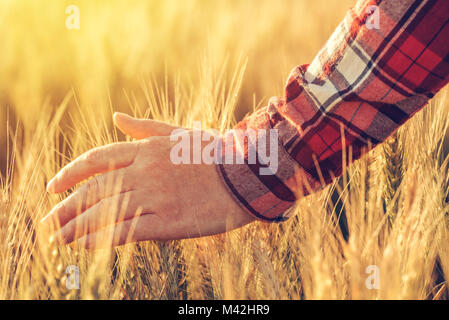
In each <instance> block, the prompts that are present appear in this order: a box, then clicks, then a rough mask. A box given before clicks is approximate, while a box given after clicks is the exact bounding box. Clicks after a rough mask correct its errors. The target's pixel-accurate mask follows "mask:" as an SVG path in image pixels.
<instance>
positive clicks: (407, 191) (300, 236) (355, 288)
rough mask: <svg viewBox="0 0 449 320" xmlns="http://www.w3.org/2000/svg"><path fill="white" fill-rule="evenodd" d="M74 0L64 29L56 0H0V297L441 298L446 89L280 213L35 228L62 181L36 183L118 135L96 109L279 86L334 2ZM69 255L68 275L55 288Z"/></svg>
mask: <svg viewBox="0 0 449 320" xmlns="http://www.w3.org/2000/svg"><path fill="white" fill-rule="evenodd" d="M75 3H76V4H77V5H79V7H80V11H81V29H80V30H78V31H75V30H72V31H69V30H67V29H65V25H64V21H65V17H66V16H65V14H64V10H65V6H66V5H68V4H69V3H68V2H67V3H66V2H65V1H52V2H50V1H48V2H45V4H44V3H43V2H38V1H25V0H15V1H2V2H1V3H0V40H1V41H2V50H1V51H0V73H1V74H2V77H1V79H0V124H1V126H0V148H1V149H0V150H1V153H0V168H1V176H0V177H1V181H0V299H18V298H22V299H48V298H51V299H79V298H80V299H214V298H215V299H223V298H224V299H228V298H236V299H240V298H249V299H322V298H329V299H386V298H390V299H409V298H412V299H446V298H448V297H449V291H448V289H447V278H446V277H447V275H449V254H448V250H447V243H448V240H449V233H448V230H449V229H448V227H449V224H448V222H449V221H448V217H447V213H448V202H449V200H448V199H449V198H448V192H447V190H448V186H449V174H448V168H447V161H446V155H447V154H448V153H449V145H447V141H448V139H447V138H446V135H447V128H448V125H449V117H448V112H449V108H448V107H449V97H448V90H445V91H443V92H442V93H440V94H439V95H438V96H437V97H436V98H435V99H433V101H432V102H431V105H430V106H429V107H427V108H426V110H424V111H422V112H420V113H418V114H417V115H416V116H415V117H414V118H413V119H412V120H411V121H410V122H408V123H407V124H406V125H405V126H404V127H403V128H401V129H400V131H399V132H398V133H397V134H395V135H394V136H393V137H392V138H390V140H389V141H388V142H387V143H386V144H385V145H384V146H382V147H379V148H376V149H374V150H372V151H371V152H370V153H369V154H368V155H367V156H366V157H364V158H363V159H362V160H360V161H357V162H356V163H355V164H354V165H353V166H351V167H350V168H349V169H348V170H346V172H345V174H344V175H343V177H341V178H340V179H339V180H338V181H336V183H334V184H333V185H332V186H329V187H327V188H326V189H325V190H323V191H322V192H320V193H317V194H315V195H312V196H310V197H307V198H305V199H302V200H301V201H299V203H298V206H297V215H295V216H294V217H293V218H291V219H290V220H289V221H287V222H285V223H283V224H280V225H274V224H273V225H269V224H264V223H254V224H252V225H250V226H247V227H245V228H243V229H240V230H237V231H233V232H231V233H228V234H226V235H220V236H215V237H209V238H204V239H193V240H186V241H177V242H166V243H159V242H146V243H141V244H131V245H126V246H124V247H121V248H117V249H114V250H101V251H95V252H88V251H84V250H80V249H76V248H75V249H73V248H70V247H58V246H56V245H55V243H54V242H52V241H50V242H49V241H48V239H41V238H40V234H39V233H38V232H36V228H37V224H38V221H39V219H40V218H42V217H43V216H44V215H45V214H46V213H47V212H48V211H49V210H50V208H51V207H52V206H54V205H55V204H56V203H57V202H58V201H60V200H61V199H62V198H63V197H64V196H65V195H62V196H48V195H47V194H46V192H45V184H46V181H48V180H49V178H51V177H52V176H53V175H54V174H55V172H56V171H57V170H58V169H59V168H60V167H61V166H62V165H64V164H65V163H67V162H68V161H70V159H72V158H73V157H74V156H76V155H79V154H80V153H82V152H84V151H86V150H88V149H90V148H91V147H94V146H98V145H102V144H105V143H108V142H112V141H116V140H119V139H124V137H123V136H122V135H120V134H118V133H117V131H116V130H115V129H113V128H112V126H111V120H110V119H111V113H112V110H114V111H115V110H121V111H127V112H130V113H133V114H136V115H138V116H147V117H154V118H157V119H162V120H166V121H169V122H172V123H176V124H181V125H185V126H189V125H191V124H192V122H193V121H202V122H203V124H205V125H207V126H209V127H215V128H220V129H221V130H224V129H226V128H228V127H231V126H232V125H233V124H234V123H235V121H236V120H238V119H240V118H241V117H242V116H243V115H244V114H245V113H247V112H249V111H251V110H252V109H253V108H255V107H257V106H258V105H260V104H263V103H266V98H267V97H269V96H270V95H276V94H278V95H279V94H282V84H283V83H284V80H285V78H286V76H287V74H288V72H289V70H290V69H291V68H292V67H293V66H294V65H296V64H300V63H307V62H309V61H310V60H311V59H312V57H313V55H314V54H315V53H316V52H317V50H318V49H319V47H320V46H321V45H322V44H323V43H324V42H325V40H326V39H327V37H328V36H329V35H330V33H331V31H332V30H333V28H334V27H335V26H336V25H337V23H338V22H339V20H340V19H342V18H343V15H344V13H345V11H346V10H347V8H348V7H349V5H350V4H351V3H352V1H349V0H348V1H340V0H339V1H332V2H330V1H327V0H322V1H318V0H316V1H313V2H310V1H305V0H304V1H299V0H289V1H282V2H279V1H275V0H264V1H260V0H259V1H255V0H254V1H253V0H251V1H249V0H248V1H229V0H228V1H206V0H204V1H201V0H189V1H177V0H172V1H156V0H155V1H129V0H128V1H108V2H107V1H87V0H86V1H75ZM342 215H343V216H344V217H345V218H346V219H345V223H343V222H341V221H342V220H340V224H339V223H338V219H337V218H338V217H340V216H342ZM340 225H343V228H342V227H341V226H340ZM342 230H344V232H342ZM69 265H76V266H78V267H79V268H80V274H81V278H80V280H81V289H80V290H68V289H67V288H66V286H65V280H66V277H67V275H66V272H65V271H66V268H67V266H69ZM370 265H375V266H378V268H379V271H380V286H379V288H378V289H372V290H370V289H368V288H367V286H366V280H367V277H368V276H369V274H367V273H366V268H367V267H368V266H370Z"/></svg>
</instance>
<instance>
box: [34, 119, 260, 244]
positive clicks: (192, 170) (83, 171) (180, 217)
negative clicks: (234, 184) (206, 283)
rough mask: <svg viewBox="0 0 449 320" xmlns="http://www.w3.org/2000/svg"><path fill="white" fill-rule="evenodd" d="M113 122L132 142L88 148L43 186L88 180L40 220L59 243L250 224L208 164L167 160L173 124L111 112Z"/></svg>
mask: <svg viewBox="0 0 449 320" xmlns="http://www.w3.org/2000/svg"><path fill="white" fill-rule="evenodd" d="M114 122H115V124H116V125H117V127H119V128H120V130H121V131H123V132H124V133H125V134H128V135H130V136H131V137H133V138H136V139H142V140H137V141H133V142H121V143H114V144H110V145H106V146H103V147H99V148H95V149H92V150H90V151H88V152H86V153H85V154H83V155H81V156H79V157H78V158H77V159H75V160H74V161H73V162H71V163H70V164H68V165H67V166H65V167H64V168H63V169H62V170H61V171H60V172H59V173H58V174H57V175H56V176H55V177H54V178H53V179H52V180H51V181H50V182H49V183H48V185H47V191H48V192H50V193H60V192H63V191H66V190H68V189H70V188H72V187H73V186H74V185H75V184H77V183H80V182H82V181H84V180H86V179H88V180H87V181H86V182H85V183H84V184H82V185H81V187H79V188H78V189H77V190H76V191H75V192H74V193H72V194H71V195H70V196H69V197H68V198H66V199H65V200H63V201H62V202H60V203H59V204H58V205H57V206H55V207H54V208H53V209H52V211H51V212H50V213H49V214H48V215H47V216H46V217H45V218H44V219H43V220H42V224H43V226H45V227H49V228H55V229H57V232H56V239H58V240H59V241H60V242H61V243H71V242H73V241H77V242H78V244H79V245H81V246H83V247H86V248H91V249H93V248H103V247H110V246H117V245H122V244H125V243H128V242H136V241H144V240H174V239H184V238H193V237H201V236H208V235H214V234H219V233H223V232H226V231H229V230H232V229H235V228H239V227H241V226H243V225H245V224H247V223H250V222H251V221H253V220H254V218H253V217H252V216H251V215H249V214H248V213H246V212H244V211H243V210H242V208H240V206H239V205H238V204H237V203H236V202H235V200H234V199H233V198H232V197H231V195H230V194H229V192H228V191H227V190H226V189H225V186H224V184H223V182H222V181H221V178H220V177H219V175H218V173H217V171H216V168H215V164H204V163H202V164H173V163H172V161H171V160H170V151H171V148H172V147H173V145H174V144H175V143H176V141H170V136H169V135H170V134H171V133H172V132H173V130H175V129H177V127H174V126H171V125H168V124H166V123H163V122H159V121H154V120H139V119H134V118H132V117H130V116H127V115H125V114H120V113H116V114H115V115H114Z"/></svg>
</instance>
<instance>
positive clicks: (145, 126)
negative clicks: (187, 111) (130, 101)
mask: <svg viewBox="0 0 449 320" xmlns="http://www.w3.org/2000/svg"><path fill="white" fill-rule="evenodd" d="M113 118H114V123H115V125H116V126H117V127H118V128H119V129H120V131H122V132H123V133H124V134H127V135H129V136H131V137H133V138H135V139H144V138H148V137H151V136H169V135H170V134H171V133H172V131H173V130H175V129H177V128H178V127H175V126H172V125H169V124H167V123H165V122H161V121H156V120H147V119H136V118H133V117H131V116H129V115H127V114H125V113H121V112H115V113H114V116H113Z"/></svg>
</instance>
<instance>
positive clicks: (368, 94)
mask: <svg viewBox="0 0 449 320" xmlns="http://www.w3.org/2000/svg"><path fill="white" fill-rule="evenodd" d="M371 5H377V6H378V13H379V18H380V19H379V21H380V24H379V29H376V28H369V26H368V24H367V23H366V21H367V19H371V15H370V14H369V10H368V7H369V6H371ZM448 19H449V4H448V3H447V1H444V0H440V1H397V0H396V1H393V0H383V1H377V2H376V1H359V2H358V3H357V4H356V6H355V8H354V9H353V10H350V11H349V12H348V13H347V15H346V17H345V19H344V20H343V21H342V23H341V24H340V25H339V27H338V28H337V30H335V32H334V34H333V35H332V36H331V38H330V39H329V40H328V42H327V43H326V44H325V46H324V47H323V48H322V50H321V51H320V52H319V53H318V54H317V56H316V57H315V59H314V60H313V61H312V63H311V64H310V65H304V66H301V67H297V68H295V69H294V70H293V71H292V73H291V75H290V77H289V79H288V82H287V85H286V89H285V96H284V98H282V99H277V98H274V99H271V100H270V103H269V105H268V106H267V107H265V108H262V109H260V110H258V111H257V112H256V113H254V114H252V115H251V116H249V117H247V118H246V119H244V120H243V121H242V122H240V123H239V124H238V125H237V126H236V127H235V128H234V129H238V130H243V131H247V130H249V129H255V130H257V129H259V130H266V132H267V133H268V132H269V131H270V130H276V132H277V134H278V137H279V139H278V142H279V144H278V157H277V161H278V168H277V171H276V172H275V173H274V174H272V175H261V174H260V168H261V167H264V166H265V167H266V166H267V165H268V164H267V163H263V161H262V162H261V161H256V163H251V161H249V158H248V150H249V149H251V148H248V143H247V141H246V140H245V139H244V138H242V137H240V136H239V135H238V134H233V135H228V137H227V140H228V141H229V140H232V142H234V143H235V146H236V147H235V148H234V150H233V151H234V152H235V153H239V152H240V153H242V156H243V157H244V158H245V164H235V163H234V164H226V163H225V161H223V163H222V164H219V165H218V169H219V172H220V174H221V175H222V178H223V180H224V181H225V184H226V185H227V187H228V189H229V191H230V192H231V193H232V194H233V196H234V197H235V199H236V200H237V201H238V202H239V203H240V204H241V205H242V206H243V207H244V208H245V210H246V211H247V212H249V213H250V214H253V215H255V216H256V217H258V218H260V219H264V220H269V221H282V220H284V219H285V218H286V216H287V215H286V212H287V210H288V208H289V207H291V206H292V205H293V204H294V202H295V199H296V198H298V197H300V196H302V195H307V194H309V193H311V192H314V191H316V190H318V189H320V188H321V187H323V186H325V185H326V184H329V183H330V182H332V180H333V179H334V178H335V177H338V176H339V175H341V174H342V170H343V168H344V167H345V166H347V165H349V164H350V162H351V161H354V160H356V159H358V158H359V157H360V156H361V155H362V154H363V150H364V149H365V148H366V147H368V146H369V145H371V146H375V145H377V144H379V143H381V142H382V141H384V140H385V139H386V138H387V137H388V136H389V135H390V134H391V133H392V132H394V131H395V130H396V129H397V128H398V127H399V126H400V125H402V124H403V123H405V122H406V121H407V120H408V119H410V117H411V116H412V115H413V114H414V113H415V112H417V111H418V110H420V109H421V108H422V107H423V106H424V105H425V104H426V103H427V102H428V100H429V99H430V98H432V97H433V96H434V94H435V93H436V92H437V91H438V90H440V89H441V88H442V87H443V86H444V85H445V84H446V83H447V82H448V74H449V63H448V56H449V44H448V41H447V34H449V26H448ZM348 155H351V157H349V156H348Z"/></svg>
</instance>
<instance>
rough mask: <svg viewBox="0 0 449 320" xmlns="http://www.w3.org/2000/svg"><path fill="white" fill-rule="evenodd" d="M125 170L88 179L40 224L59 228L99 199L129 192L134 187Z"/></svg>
mask: <svg viewBox="0 0 449 320" xmlns="http://www.w3.org/2000/svg"><path fill="white" fill-rule="evenodd" d="M126 173H127V170H126V168H123V169H119V170H114V171H112V172H108V173H105V174H102V175H98V176H95V177H93V178H92V179H89V180H88V181H87V182H86V183H84V184H83V185H82V186H81V187H79V188H78V189H77V190H76V191H75V192H74V193H72V194H71V195H70V196H69V197H67V198H66V199H64V200H63V201H61V202H60V203H59V204H58V205H56V206H55V207H54V208H53V209H52V210H51V211H50V213H49V214H48V215H47V216H45V218H43V219H42V220H41V223H43V224H47V225H48V226H50V225H51V224H53V226H54V227H56V228H59V227H62V226H64V225H65V224H66V223H67V222H69V221H70V220H72V219H73V218H75V217H76V216H77V215H79V214H81V213H82V212H84V211H85V210H87V209H88V208H90V207H91V206H93V205H94V204H96V203H97V202H99V201H100V200H101V199H104V198H108V197H111V196H113V195H115V194H119V193H124V192H128V191H131V190H132V189H133V188H134V185H133V184H132V183H131V179H130V178H129V177H128V178H125V175H126Z"/></svg>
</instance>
